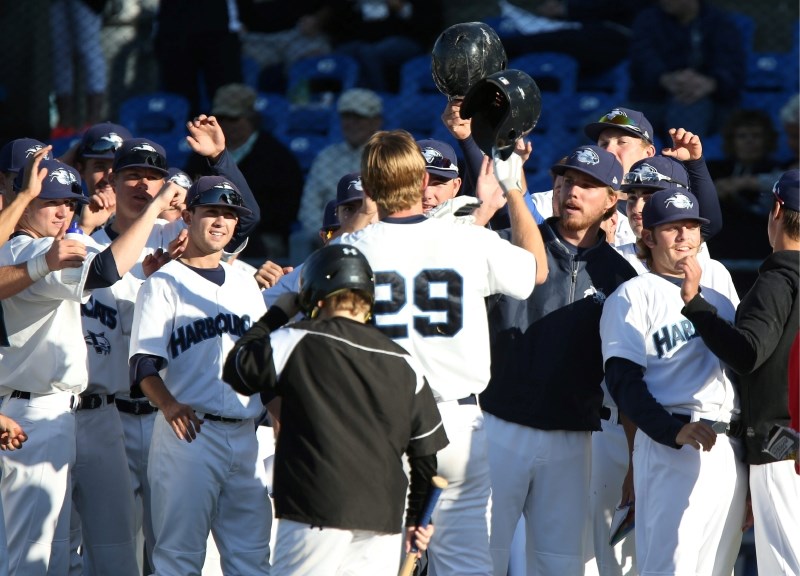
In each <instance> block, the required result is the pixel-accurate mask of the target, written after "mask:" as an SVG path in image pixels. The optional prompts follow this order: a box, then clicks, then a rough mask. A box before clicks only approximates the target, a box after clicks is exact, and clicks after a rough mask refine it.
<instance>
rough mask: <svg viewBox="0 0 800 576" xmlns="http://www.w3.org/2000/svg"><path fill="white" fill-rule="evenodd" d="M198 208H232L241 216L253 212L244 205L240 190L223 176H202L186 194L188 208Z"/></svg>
mask: <svg viewBox="0 0 800 576" xmlns="http://www.w3.org/2000/svg"><path fill="white" fill-rule="evenodd" d="M198 206H224V207H225V208H231V209H232V210H234V211H235V212H236V213H237V215H239V216H246V215H249V214H252V213H253V212H252V211H251V210H250V208H248V207H247V206H245V205H244V200H243V199H242V195H241V194H239V189H238V188H236V186H235V185H234V184H233V183H232V182H231V181H230V180H227V179H225V178H223V177H222V176H201V177H200V178H198V179H197V182H195V183H194V184H192V186H191V188H189V191H188V192H187V193H186V208H187V209H189V210H191V209H192V208H196V207H198Z"/></svg>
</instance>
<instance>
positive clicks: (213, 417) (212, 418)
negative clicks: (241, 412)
mask: <svg viewBox="0 0 800 576" xmlns="http://www.w3.org/2000/svg"><path fill="white" fill-rule="evenodd" d="M202 414H203V418H202V420H210V421H211V422H223V423H225V424H238V423H239V422H244V418H226V417H225V416H217V415H216V414H208V413H202Z"/></svg>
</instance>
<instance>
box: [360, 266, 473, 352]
mask: <svg viewBox="0 0 800 576" xmlns="http://www.w3.org/2000/svg"><path fill="white" fill-rule="evenodd" d="M381 285H388V286H389V289H390V294H391V299H390V300H377V301H376V302H375V308H374V310H373V312H374V315H375V316H376V317H378V316H392V315H394V314H397V313H399V312H400V310H402V309H403V307H404V306H405V305H406V304H407V303H408V302H407V300H408V295H407V292H406V280H405V278H403V277H402V276H401V275H400V274H398V273H397V272H376V273H375V287H376V289H377V287H378V286H381ZM433 285H439V286H441V287H442V289H441V290H437V292H439V293H443V294H444V295H442V296H434V295H432V293H431V292H432V288H433ZM463 295H464V282H463V279H462V278H461V275H460V274H459V273H458V272H456V271H455V270H448V269H441V270H422V271H421V272H420V273H419V274H417V275H416V276H415V277H414V289H413V292H412V294H411V297H412V299H413V302H414V305H415V306H416V307H417V308H418V309H419V310H421V311H423V312H430V313H433V312H445V313H446V320H445V321H444V322H434V321H432V320H431V317H430V316H428V315H419V316H414V319H413V325H414V330H416V331H417V332H418V333H419V334H421V335H422V336H446V337H451V336H454V335H456V334H457V333H458V332H459V330H461V327H462V326H463V321H464V319H463V306H462V298H463ZM376 326H377V327H378V328H379V329H380V331H381V332H383V333H384V334H386V335H387V336H388V337H389V338H392V339H398V338H408V329H409V326H408V324H376Z"/></svg>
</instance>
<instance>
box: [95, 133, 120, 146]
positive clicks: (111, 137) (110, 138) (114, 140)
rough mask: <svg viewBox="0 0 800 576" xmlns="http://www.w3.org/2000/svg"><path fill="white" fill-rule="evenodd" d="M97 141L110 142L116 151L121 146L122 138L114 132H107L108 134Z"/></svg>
mask: <svg viewBox="0 0 800 576" xmlns="http://www.w3.org/2000/svg"><path fill="white" fill-rule="evenodd" d="M99 139H100V140H104V141H106V142H110V143H111V144H112V145H113V146H114V149H117V148H119V147H120V146H122V136H120V135H119V134H117V133H116V132H109V133H108V134H104V135H103V136H101V137H100V138H99Z"/></svg>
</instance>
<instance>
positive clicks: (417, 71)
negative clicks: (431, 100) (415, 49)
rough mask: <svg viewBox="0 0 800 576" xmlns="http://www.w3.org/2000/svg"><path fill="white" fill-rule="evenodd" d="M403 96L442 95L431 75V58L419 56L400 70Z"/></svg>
mask: <svg viewBox="0 0 800 576" xmlns="http://www.w3.org/2000/svg"><path fill="white" fill-rule="evenodd" d="M400 93H401V94H440V92H439V89H438V88H436V84H435V83H434V81H433V76H432V75H431V56H430V54H426V55H425V56H417V57H416V58H411V59H410V60H408V61H406V62H405V63H404V64H403V66H402V67H401V68H400Z"/></svg>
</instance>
